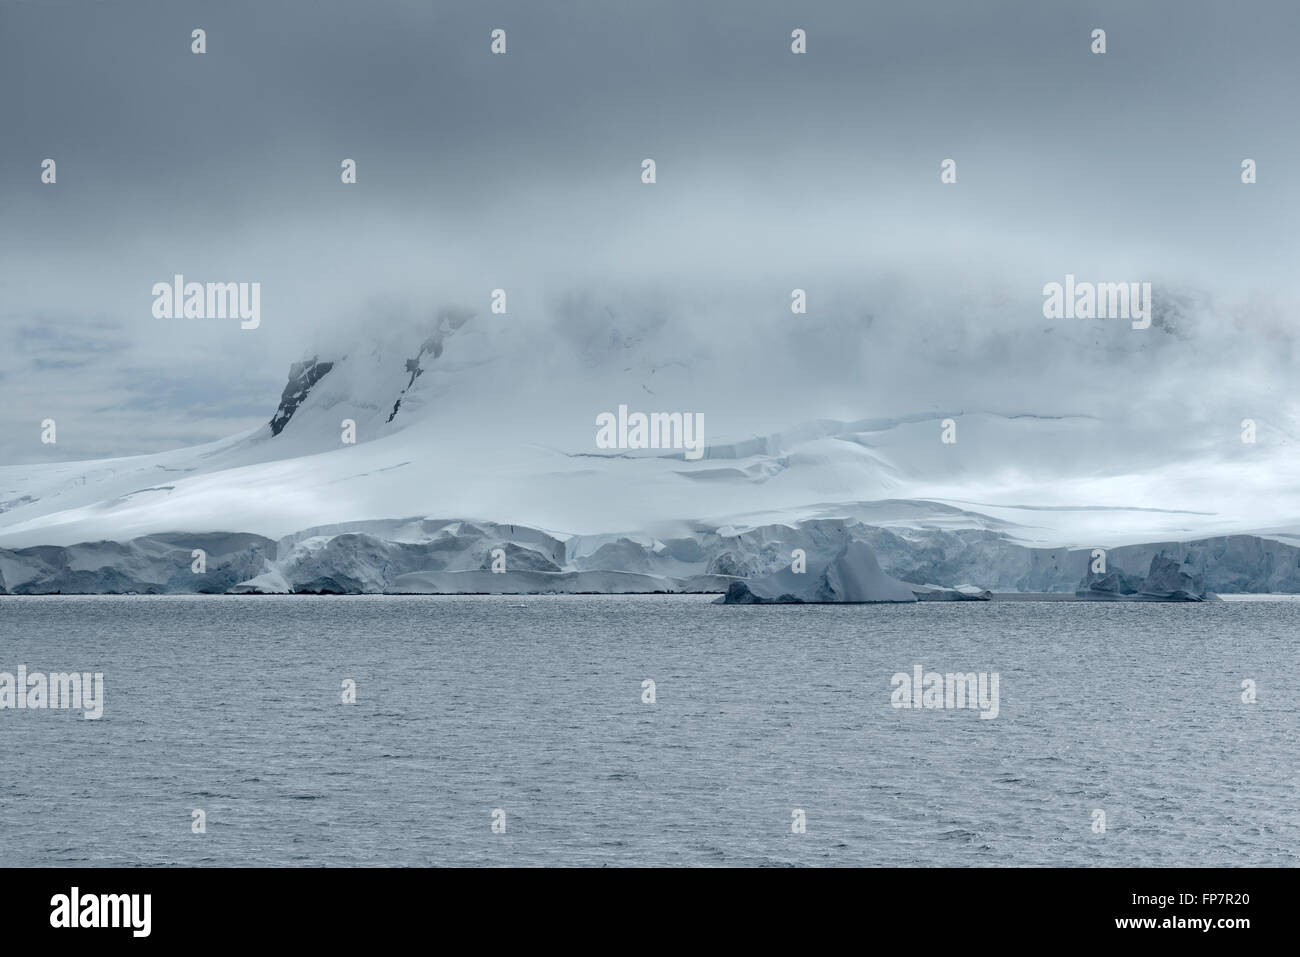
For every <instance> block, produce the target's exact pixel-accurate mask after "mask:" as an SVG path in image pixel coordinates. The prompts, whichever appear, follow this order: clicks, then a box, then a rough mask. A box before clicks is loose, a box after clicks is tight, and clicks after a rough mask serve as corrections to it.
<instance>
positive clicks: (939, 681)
mask: <svg viewBox="0 0 1300 957" xmlns="http://www.w3.org/2000/svg"><path fill="white" fill-rule="evenodd" d="M1000 681H1001V675H999V674H998V672H996V671H994V672H987V671H981V672H979V673H978V674H977V673H976V672H973V671H971V672H966V673H965V674H961V673H957V674H940V673H939V672H937V671H926V670H925V669H924V668H922V667H921V666H920V665H913V666H912V673H911V674H910V675H909V674H908V673H907V672H905V671H900V672H898V673H896V674H895V675H894V676H893V677H892V678H890V679H889V684H890V687H892V688H893V689H894V690H893V692H892V693H891V694H890V696H889V703H890V704H892V705H893V706H894V707H895V708H944V709H949V710H953V709H960V708H970V709H971V710H978V711H979V713H980V718H996V717H997V716H998V711H999V704H998V685H999V683H1000Z"/></svg>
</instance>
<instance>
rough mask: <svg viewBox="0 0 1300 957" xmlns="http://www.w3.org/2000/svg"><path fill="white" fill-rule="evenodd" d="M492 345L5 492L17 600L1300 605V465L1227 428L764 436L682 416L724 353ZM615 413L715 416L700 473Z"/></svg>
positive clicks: (797, 422)
mask: <svg viewBox="0 0 1300 957" xmlns="http://www.w3.org/2000/svg"><path fill="white" fill-rule="evenodd" d="M488 321H489V320H488V319H487V318H486V317H483V316H473V315H472V314H471V313H470V312H468V311H466V310H444V311H442V312H440V313H438V314H437V315H436V316H435V317H434V318H433V319H432V320H431V321H430V322H429V323H427V324H424V325H420V326H405V325H402V326H394V327H391V328H387V327H386V328H384V329H381V330H367V332H366V334H365V335H364V336H363V337H360V341H359V342H358V343H357V344H355V345H354V346H352V347H350V348H345V349H333V350H331V351H324V350H321V351H316V352H314V353H313V354H311V355H308V356H305V357H304V358H303V359H301V360H300V361H298V362H295V363H294V364H293V365H292V366H291V368H290V370H289V373H288V377H287V382H286V385H285V387H284V390H283V393H282V395H281V397H280V401H279V404H278V406H277V407H276V408H274V409H269V408H268V417H267V422H266V424H265V425H263V426H261V427H259V428H257V429H254V430H251V431H249V432H246V433H244V434H241V435H237V436H233V437H231V438H229V439H226V440H223V441H220V442H215V443H212V444H209V445H205V446H199V447H196V448H188V449H180V450H177V451H174V452H168V453H164V454H157V455H146V456H136V457H131V458H122V459H108V460H99V461H92V462H76V463H52V464H48V465H39V466H8V467H0V576H2V578H0V587H3V588H5V589H6V590H8V591H82V590H84V591H103V590H120V591H131V590H133V591H225V590H227V589H231V588H236V589H241V590H264V591H287V590H300V591H301V590H315V591H521V590H522V591H546V590H580V591H619V590H623V591H653V590H702V591H710V590H712V591H722V590H725V589H726V587H727V584H728V582H729V581H730V580H732V579H734V578H736V577H749V576H753V575H758V574H766V573H768V572H771V571H773V570H775V569H777V568H779V567H780V566H781V565H783V564H786V563H788V561H789V553H790V550H791V549H793V548H796V547H804V548H812V549H813V550H814V551H815V552H816V553H817V554H819V555H822V556H823V557H824V558H826V559H829V558H830V557H832V556H833V555H834V554H835V553H836V552H837V551H839V550H842V549H843V548H844V547H845V543H846V542H848V541H864V542H868V543H869V544H870V545H871V547H872V548H873V549H875V551H876V553H877V554H878V555H879V557H880V561H881V564H882V566H883V568H884V570H885V571H886V572H888V573H889V574H891V575H894V576H895V577H899V578H902V579H903V580H905V581H909V582H915V583H918V584H923V583H932V584H938V585H957V584H963V583H973V584H975V585H977V586H979V587H981V588H993V589H995V590H997V589H1001V590H1042V591H1046V590H1057V591H1066V590H1073V589H1074V588H1076V587H1077V586H1078V585H1079V583H1080V581H1081V580H1082V579H1083V578H1084V575H1085V572H1086V570H1087V569H1086V564H1087V563H1086V561H1085V558H1086V556H1087V555H1088V554H1089V553H1090V552H1091V550H1092V549H1094V548H1104V549H1108V550H1109V554H1110V556H1111V562H1112V565H1113V566H1114V567H1116V568H1117V569H1119V570H1122V571H1124V572H1125V573H1127V574H1130V575H1135V576H1138V577H1141V576H1143V575H1145V574H1146V572H1147V567H1148V566H1149V565H1150V562H1151V560H1152V557H1153V556H1154V555H1158V554H1166V555H1168V556H1170V557H1171V558H1174V559H1176V560H1177V561H1178V562H1180V563H1184V562H1186V563H1188V564H1189V566H1195V571H1196V573H1197V574H1201V575H1203V576H1204V577H1205V581H1206V585H1207V587H1209V588H1211V589H1213V590H1217V591H1229V592H1230V591H1242V590H1251V591H1262V590H1273V591H1297V590H1300V571H1298V570H1297V553H1296V549H1295V547H1294V546H1296V545H1300V535H1298V533H1300V516H1297V515H1296V514H1294V512H1291V511H1288V509H1290V508H1293V506H1292V504H1291V503H1294V502H1297V501H1300V498H1297V497H1296V495H1295V494H1294V493H1295V492H1296V491H1297V490H1300V462H1297V461H1296V459H1295V457H1294V456H1292V455H1291V454H1290V450H1289V446H1288V445H1287V444H1286V442H1285V440H1283V441H1261V442H1259V443H1256V444H1244V443H1241V442H1235V443H1234V442H1233V441H1231V439H1232V438H1234V437H1235V435H1234V434H1233V432H1232V430H1233V429H1235V428H1236V423H1235V422H1228V423H1225V425H1224V431H1225V432H1226V433H1227V434H1228V437H1229V440H1224V438H1223V436H1216V437H1214V438H1213V439H1212V440H1211V439H1207V438H1206V437H1205V436H1204V435H1200V434H1198V433H1197V432H1195V431H1194V430H1190V429H1187V430H1179V429H1171V428H1170V427H1169V425H1168V423H1167V422H1162V421H1160V419H1159V417H1158V416H1156V417H1152V416H1144V415H1140V414H1135V415H1132V416H1128V417H1122V416H1121V417H1116V416H1114V415H1110V416H1105V415H1102V414H1098V412H1097V411H1096V410H1094V409H1093V408H1092V407H1091V406H1090V405H1089V403H1087V402H1084V401H1080V402H1079V403H1078V404H1077V405H1076V404H1075V403H1073V402H1072V401H1071V400H1069V399H1063V398H1061V397H1060V396H1054V397H1050V401H1044V400H1042V398H1041V397H1040V398H1039V399H1037V400H1035V401H1034V402H1032V403H1030V402H1028V401H1027V402H1026V407H1031V406H1032V407H1033V408H1037V409H1039V410H1040V411H1038V412H1036V413H1031V412H1028V411H1024V410H1017V409H1016V408H1014V407H1011V408H1008V407H989V406H984V407H973V408H951V409H942V408H929V409H917V410H914V411H911V412H903V413H901V414H891V415H889V416H880V417H864V418H851V419H825V418H803V417H801V416H800V415H799V413H800V412H801V411H802V410H801V407H800V404H799V402H797V401H794V400H791V401H790V402H789V403H788V411H787V413H786V415H787V418H786V420H785V421H783V422H780V428H779V430H777V431H770V432H768V431H758V430H756V429H755V428H754V426H756V425H760V424H762V423H771V422H773V421H774V412H773V408H774V405H773V404H771V403H769V404H767V405H765V406H762V407H761V408H760V407H758V405H756V404H754V403H750V402H748V401H747V400H748V397H745V396H739V397H737V401H736V402H734V403H730V404H729V403H727V402H726V401H725V398H719V397H718V396H717V395H716V394H714V395H710V396H709V398H708V399H707V401H706V402H703V403H697V404H696V405H695V407H692V405H691V404H689V403H690V399H691V396H692V395H693V394H694V393H693V392H692V388H691V386H692V383H693V382H696V381H698V378H699V377H700V376H701V375H705V374H707V372H708V368H707V366H708V356H707V355H706V357H705V359H704V360H702V361H701V362H700V363H699V365H700V366H701V367H703V371H701V369H697V368H694V367H692V366H691V364H689V363H682V362H676V361H672V360H671V359H669V358H666V357H668V356H670V355H671V350H670V349H667V348H665V347H664V346H663V344H662V343H658V344H656V343H655V342H654V337H653V336H652V335H648V334H647V335H645V336H632V335H624V336H621V337H614V339H612V340H611V341H610V342H605V343H598V346H591V345H590V344H588V345H586V346H584V347H583V350H579V352H580V355H579V359H578V360H577V362H576V364H570V365H563V364H556V365H555V366H554V367H552V366H551V365H548V360H549V359H550V358H551V355H552V354H551V353H548V352H547V351H546V350H547V348H548V344H547V342H546V340H545V339H544V337H543V336H542V335H541V334H539V333H532V334H531V337H530V334H524V333H520V334H519V335H518V336H512V335H511V334H510V333H509V332H508V331H507V332H503V331H502V329H501V327H500V326H499V325H498V326H496V327H491V326H488V325H487V323H488ZM516 340H517V341H516ZM593 349H595V350H596V352H598V353H599V354H596V355H593V354H592V352H593ZM601 350H603V351H601ZM570 351H572V350H570ZM715 358H716V357H715ZM767 391H768V393H770V392H771V389H770V388H768V389H767ZM620 404H625V405H630V406H631V407H633V408H634V409H640V410H643V411H646V412H650V411H664V412H695V411H702V412H703V414H704V415H705V446H706V449H705V454H704V455H703V457H702V458H700V459H698V460H691V459H688V458H686V457H685V455H684V454H683V452H682V451H680V450H664V449H621V450H610V449H602V448H600V447H598V445H597V443H596V441H595V435H596V416H597V415H598V414H599V413H601V412H604V411H612V410H614V409H615V408H617V406H619V405H620ZM701 405H703V408H702V409H700V406H701ZM1049 405H1050V406H1055V407H1054V408H1049V409H1044V406H1049ZM775 408H777V409H779V408H780V406H779V404H777V405H776V406H775ZM863 411H867V410H865V409H864V410H863ZM945 437H947V438H948V439H955V441H945ZM1157 439H1158V440H1157ZM1117 449H1120V450H1126V451H1124V453H1123V454H1119V453H1117V452H1116V450H1117ZM86 543H93V544H86ZM1152 543H1155V544H1152ZM1180 543H1183V544H1180ZM195 549H202V550H203V551H204V553H205V560H206V571H204V572H203V573H202V574H200V573H197V572H194V571H192V570H191V564H192V562H191V553H192V552H193V551H194V550H195ZM497 550H500V551H499V553H498V552H497ZM499 555H503V556H504V567H505V569H506V571H505V573H504V574H500V573H497V572H494V571H493V570H492V566H493V563H494V558H495V556H499ZM495 560H497V564H498V567H500V561H499V558H496V559H495ZM1126 562H1127V564H1126Z"/></svg>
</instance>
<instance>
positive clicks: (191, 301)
mask: <svg viewBox="0 0 1300 957" xmlns="http://www.w3.org/2000/svg"><path fill="white" fill-rule="evenodd" d="M153 297H154V300H153V314H154V318H155V319H240V320H242V321H241V322H240V323H239V328H241V329H256V328H257V327H258V326H260V325H261V324H262V284H261V283H260V282H186V281H185V277H184V276H182V275H181V274H179V273H177V274H176V275H175V276H173V277H172V281H171V282H156V283H154V284H153Z"/></svg>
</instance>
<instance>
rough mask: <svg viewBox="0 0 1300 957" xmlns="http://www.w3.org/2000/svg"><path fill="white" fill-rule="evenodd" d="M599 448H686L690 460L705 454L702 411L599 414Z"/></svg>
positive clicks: (624, 410) (686, 454)
mask: <svg viewBox="0 0 1300 957" xmlns="http://www.w3.org/2000/svg"><path fill="white" fill-rule="evenodd" d="M596 448H598V449H684V450H685V456H686V458H688V459H698V458H701V457H702V456H703V455H704V413H703V412H693V413H692V412H651V413H649V414H647V413H645V412H633V413H631V414H628V411H627V406H625V405H620V406H619V407H618V415H615V414H614V413H613V412H602V413H600V415H598V416H596Z"/></svg>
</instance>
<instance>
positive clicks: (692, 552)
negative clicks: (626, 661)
mask: <svg viewBox="0 0 1300 957" xmlns="http://www.w3.org/2000/svg"><path fill="white" fill-rule="evenodd" d="M796 549H802V550H803V552H804V553H805V555H806V559H807V572H806V573H805V574H798V575H796V574H792V573H791V571H790V566H791V560H792V557H793V553H794V551H795V550H796ZM195 550H201V551H202V552H203V553H204V555H205V562H204V568H203V571H202V572H201V573H200V572H196V571H194V570H193V569H194V560H193V558H194V552H195ZM494 553H495V554H494ZM877 559H878V562H879V564H878V565H877V564H876V560H877ZM1092 562H1093V550H1091V549H1087V548H1074V549H1066V548H1038V547H1032V546H1025V545H1021V544H1018V543H1016V542H1014V541H1012V540H1010V539H1009V538H1007V537H1006V536H1004V535H1002V534H999V533H996V532H989V531H982V530H976V529H961V530H956V531H946V530H941V529H920V530H918V529H902V528H894V529H888V528H881V527H879V526H875V525H868V524H865V523H863V522H860V521H856V520H844V519H813V520H808V521H803V522H798V523H795V524H791V525H779V524H773V525H762V526H756V527H751V528H746V529H738V528H736V527H734V526H728V527H721V528H719V527H710V526H704V525H696V526H694V527H685V528H683V529H681V530H679V531H678V532H677V534H676V535H675V536H674V537H663V538H660V537H655V536H643V535H637V536H625V535H584V536H560V535H554V534H551V533H548V532H545V531H541V530H538V529H534V528H529V527H526V526H520V525H500V524H494V523H487V522H466V521H434V520H429V519H419V518H416V519H409V520H393V521H383V522H360V523H348V524H345V525H339V526H331V527H324V528H315V529H308V530H305V531H303V532H300V533H296V534H294V535H289V536H285V537H284V538H281V539H278V540H277V539H269V538H265V537H262V536H259V535H252V534H230V533H206V534H204V533H193V534H188V533H174V534H169V535H151V536H145V537H142V538H137V539H133V540H130V541H127V542H123V543H119V542H111V541H102V542H91V543H82V544H77V545H71V546H30V547H26V548H13V549H6V548H0V591H2V592H3V593H7V594H55V593H63V594H74V593H85V594H113V593H128V592H133V593H141V594H214V593H223V592H236V593H260V594H288V593H299V594H303V593H307V594H379V593H392V594H402V593H412V594H414V593H439V594H443V593H445V594H519V593H579V592H594V593H621V592H727V591H728V589H729V588H731V587H733V585H734V584H736V583H740V582H746V583H747V584H746V586H745V587H746V588H747V589H748V590H749V592H750V594H752V595H754V596H755V597H757V598H759V599H762V600H775V599H779V598H780V597H781V596H782V595H785V594H792V595H794V596H795V597H797V598H798V599H799V600H802V601H911V600H914V599H913V595H914V594H918V593H920V592H924V591H927V590H933V589H936V588H942V589H945V590H952V591H956V592H959V594H948V595H944V594H939V595H930V596H928V597H927V596H924V595H921V596H920V597H922V598H923V599H925V600H938V599H955V598H959V597H967V598H973V597H979V596H980V595H981V594H982V592H983V591H984V590H992V591H994V592H1016V591H1019V592H1055V593H1060V594H1074V593H1075V592H1076V589H1078V588H1080V583H1081V582H1087V581H1090V580H1091V581H1103V580H1104V579H1103V578H1100V577H1098V576H1091V578H1090V577H1089V576H1090V566H1091V563H1092ZM494 564H496V565H497V567H499V568H500V569H501V570H500V571H494V570H493V567H494ZM1108 577H1110V578H1113V579H1116V580H1119V579H1124V580H1128V581H1131V582H1133V583H1135V587H1133V588H1132V589H1131V590H1128V591H1126V592H1125V594H1134V593H1137V592H1140V591H1144V590H1145V591H1147V592H1148V593H1149V594H1150V595H1155V594H1157V593H1160V592H1163V594H1164V596H1165V597H1170V596H1172V594H1173V592H1175V591H1177V590H1179V589H1184V590H1196V591H1198V592H1199V593H1202V594H1203V593H1204V592H1206V591H1209V592H1224V593H1235V592H1300V548H1297V547H1295V546H1292V545H1287V544H1284V543H1281V542H1276V541H1271V540H1268V539H1262V538H1258V537H1256V536H1247V535H1238V536H1228V537H1224V538H1214V539H1205V540H1200V541H1194V542H1187V543H1177V542H1167V543H1163V544H1146V545H1134V546H1124V547H1121V548H1117V549H1114V550H1112V551H1110V552H1109V553H1108ZM971 582H975V583H977V586H971V585H970V583H971ZM1191 582H1195V586H1194V588H1193V586H1192V585H1191V584H1190V583H1191ZM1144 583H1147V584H1146V587H1145V588H1144V587H1143V585H1144ZM900 584H901V589H900V588H896V587H895V586H896V585H900ZM1097 590H1098V591H1105V590H1106V589H1105V587H1103V588H1100V589H1097ZM1117 594H1118V591H1117ZM741 595H743V592H738V593H737V597H739V596H741ZM854 596H855V597H854Z"/></svg>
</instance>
